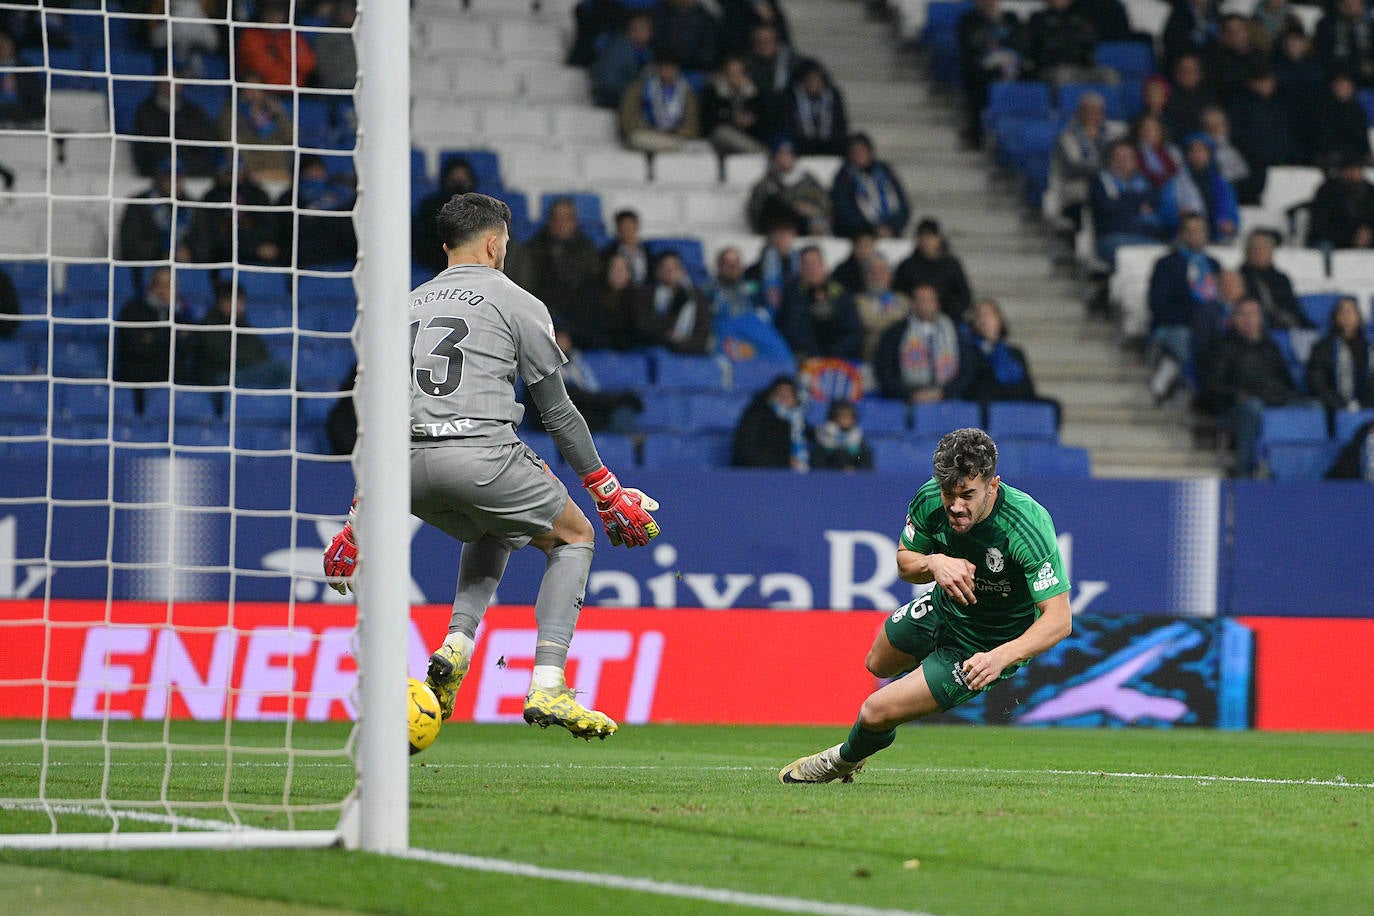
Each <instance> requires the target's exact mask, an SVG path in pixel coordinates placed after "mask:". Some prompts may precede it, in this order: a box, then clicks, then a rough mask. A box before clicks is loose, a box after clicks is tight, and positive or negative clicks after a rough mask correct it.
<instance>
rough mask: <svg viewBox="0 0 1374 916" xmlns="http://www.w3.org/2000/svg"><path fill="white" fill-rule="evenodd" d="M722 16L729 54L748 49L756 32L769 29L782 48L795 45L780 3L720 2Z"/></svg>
mask: <svg viewBox="0 0 1374 916" xmlns="http://www.w3.org/2000/svg"><path fill="white" fill-rule="evenodd" d="M717 5H718V6H719V7H720V15H721V36H722V42H723V44H724V47H725V50H726V51H727V52H731V53H733V52H736V51H743V50H746V49H747V48H748V47H749V42H750V40H751V37H752V36H753V34H754V30H755V29H756V28H758V27H759V26H761V25H766V26H768V27H769V28H771V29H772V30H773V34H774V37H776V38H777V40H778V41H779V42H781V43H782V44H784V45H786V44H790V43H791V41H792V34H791V30H790V29H789V28H788V25H787V16H786V14H785V13H784V12H783V9H782V3H781V0H717Z"/></svg>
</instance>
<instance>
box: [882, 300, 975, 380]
mask: <svg viewBox="0 0 1374 916" xmlns="http://www.w3.org/2000/svg"><path fill="white" fill-rule="evenodd" d="M960 357H961V353H960V343H959V332H958V330H956V329H955V326H954V322H953V321H950V319H949V316H948V315H946V314H945V313H943V312H942V311H940V297H939V296H938V295H937V294H936V292H935V287H933V286H929V285H921V286H918V287H916V290H915V292H914V293H912V296H911V313H910V314H909V315H908V316H907V318H906V320H905V321H899V322H897V323H896V324H893V325H892V326H891V327H889V328H888V329H887V330H886V331H884V332H883V335H882V337H880V338H878V350H877V353H876V354H875V355H874V357H873V372H874V374H875V375H876V376H877V378H878V388H879V390H880V391H881V392H882V395H883V397H885V398H893V399H896V400H901V401H908V402H910V403H913V404H915V403H928V402H931V401H940V400H944V399H945V398H959V397H962V396H963V387H964V383H965V382H966V381H967V378H966V377H961V373H960V369H961V368H962V362H961V358H960Z"/></svg>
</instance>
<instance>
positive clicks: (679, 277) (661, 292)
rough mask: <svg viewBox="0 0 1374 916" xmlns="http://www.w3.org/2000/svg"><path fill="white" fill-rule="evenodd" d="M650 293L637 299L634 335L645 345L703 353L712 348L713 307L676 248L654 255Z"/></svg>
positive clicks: (680, 351)
mask: <svg viewBox="0 0 1374 916" xmlns="http://www.w3.org/2000/svg"><path fill="white" fill-rule="evenodd" d="M648 289H649V295H647V296H644V297H640V298H639V299H637V301H636V302H635V320H634V326H635V337H636V339H637V340H638V341H639V343H640V344H641V345H643V346H646V347H667V348H668V349H669V350H672V351H673V352H674V353H690V354H695V355H698V356H699V355H703V354H705V353H708V352H709V351H710V349H711V310H710V307H709V304H708V303H707V302H706V300H705V299H704V298H703V297H702V295H701V290H699V289H697V288H696V286H694V285H693V284H692V278H691V277H689V276H688V275H687V271H686V269H685V268H684V267H683V266H682V258H680V257H679V256H678V253H677V252H676V251H671V250H669V251H663V252H660V253H659V254H658V256H657V257H655V258H654V262H653V279H652V280H651V281H650V283H649V287H648Z"/></svg>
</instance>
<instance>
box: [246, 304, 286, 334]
mask: <svg viewBox="0 0 1374 916" xmlns="http://www.w3.org/2000/svg"><path fill="white" fill-rule="evenodd" d="M248 320H249V321H250V322H252V324H253V327H255V328H289V327H292V326H293V325H294V324H295V317H294V316H293V315H292V313H291V300H290V299H287V298H286V297H285V296H271V297H267V298H263V299H252V300H249V302H248Z"/></svg>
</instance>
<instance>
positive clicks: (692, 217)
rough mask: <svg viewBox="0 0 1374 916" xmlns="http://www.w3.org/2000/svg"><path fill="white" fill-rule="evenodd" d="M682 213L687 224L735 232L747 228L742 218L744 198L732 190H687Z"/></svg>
mask: <svg viewBox="0 0 1374 916" xmlns="http://www.w3.org/2000/svg"><path fill="white" fill-rule="evenodd" d="M683 215H684V216H685V217H686V220H687V225H688V226H698V225H699V226H701V227H703V228H721V229H727V228H728V229H730V230H732V231H737V232H743V231H745V230H747V229H748V228H749V227H748V225H747V223H746V222H745V218H744V200H742V199H741V198H740V195H739V194H737V193H736V192H734V191H700V190H697V191H687V192H685V193H684V194H683Z"/></svg>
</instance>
